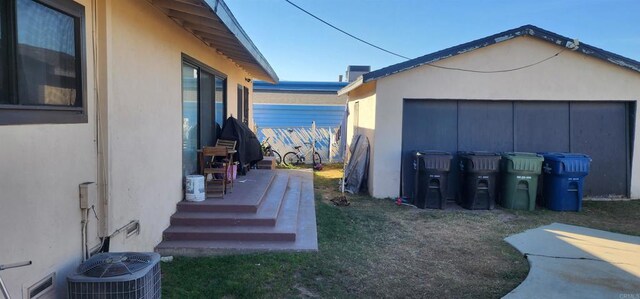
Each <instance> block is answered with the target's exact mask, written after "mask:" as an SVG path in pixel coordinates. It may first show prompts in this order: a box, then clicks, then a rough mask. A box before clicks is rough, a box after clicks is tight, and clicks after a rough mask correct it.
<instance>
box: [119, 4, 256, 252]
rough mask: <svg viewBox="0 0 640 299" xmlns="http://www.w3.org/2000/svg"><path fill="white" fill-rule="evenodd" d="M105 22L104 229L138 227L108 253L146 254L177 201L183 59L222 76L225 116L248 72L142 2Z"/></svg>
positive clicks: (179, 196) (233, 107)
mask: <svg viewBox="0 0 640 299" xmlns="http://www.w3.org/2000/svg"><path fill="white" fill-rule="evenodd" d="M111 19H112V27H111V30H112V38H111V42H112V52H111V55H110V60H111V62H112V64H111V67H110V71H111V72H112V74H113V76H111V83H110V84H109V90H110V93H109V94H110V95H109V97H108V102H109V120H108V121H109V128H108V134H109V136H112V137H113V138H110V140H109V143H110V144H109V147H110V149H109V168H110V174H111V175H110V178H109V184H108V185H109V193H110V199H111V202H112V204H111V205H110V209H111V210H110V212H111V215H113V218H111V219H110V220H111V221H110V222H111V223H110V224H109V227H110V229H109V231H114V230H116V229H117V228H119V227H121V226H123V225H125V224H127V223H128V222H129V221H131V220H140V227H141V229H140V234H139V235H138V236H134V237H130V238H126V237H125V236H124V235H118V236H117V237H116V238H115V239H114V240H112V241H111V246H112V247H111V248H110V249H113V250H115V251H117V250H121V249H125V248H126V249H127V250H140V251H152V250H153V247H154V246H155V245H157V244H158V243H159V242H160V241H161V238H162V230H164V229H165V228H166V227H168V226H169V217H170V216H171V214H172V213H174V212H175V208H176V203H177V202H178V201H180V200H182V87H181V72H182V58H181V55H182V54H183V53H184V54H187V55H189V56H190V57H193V58H195V59H197V60H199V61H200V62H202V63H204V64H206V65H208V66H210V67H211V68H213V69H216V70H218V71H220V72H222V73H224V74H226V75H227V115H230V114H234V115H235V114H236V112H237V108H236V107H237V85H238V84H242V85H245V86H246V85H249V84H248V83H247V82H246V81H245V80H244V79H245V78H247V77H250V75H249V74H247V73H246V72H245V71H243V70H242V69H240V68H238V67H236V66H235V65H234V63H233V62H232V61H231V60H229V59H226V58H225V57H223V56H222V55H220V54H217V53H216V52H215V51H214V50H213V49H211V48H209V47H207V46H206V45H204V44H203V43H202V42H201V41H199V40H198V39H197V38H195V37H194V36H193V35H191V34H189V33H188V32H187V31H185V30H184V29H183V28H181V27H179V26H178V25H177V24H176V23H175V22H173V21H172V20H171V19H170V18H168V17H167V16H166V15H164V14H163V13H162V12H161V11H160V10H158V9H156V8H155V7H153V6H151V5H150V4H149V3H148V2H146V1H125V2H123V3H120V4H118V5H113V6H112V16H111ZM114 37H117V38H114ZM141 54H143V55H141ZM117 74H126V75H124V76H118V75H117ZM249 98H250V99H251V98H253V97H252V96H250V97H249ZM250 113H251V112H250Z"/></svg>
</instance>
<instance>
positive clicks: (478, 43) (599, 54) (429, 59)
mask: <svg viewBox="0 0 640 299" xmlns="http://www.w3.org/2000/svg"><path fill="white" fill-rule="evenodd" d="M520 36H532V37H534V38H538V39H541V40H543V41H546V42H549V43H552V44H556V45H558V46H562V47H566V48H569V49H572V50H575V51H577V52H580V53H582V54H585V55H588V56H592V57H595V58H598V59H601V60H605V61H608V62H610V63H613V64H616V65H618V66H621V67H624V68H628V69H630V70H633V71H636V72H640V62H638V61H636V60H633V59H630V58H626V57H623V56H620V55H618V54H615V53H611V52H609V51H605V50H603V49H600V48H597V47H594V46H591V45H588V44H585V43H582V42H579V43H578V46H577V49H576V48H575V47H576V45H575V44H576V40H574V39H573V38H568V37H565V36H562V35H559V34H556V33H553V32H551V31H547V30H544V29H542V28H539V27H536V26H533V25H524V26H521V27H518V28H515V29H511V30H507V31H504V32H500V33H497V34H494V35H491V36H487V37H484V38H481V39H477V40H474V41H470V42H468V43H464V44H461V45H457V46H454V47H451V48H447V49H444V50H440V51H437V52H433V53H431V54H427V55H424V56H420V57H418V58H414V59H411V60H407V61H404V62H401V63H398V64H394V65H390V66H388V67H384V68H381V69H379V70H375V71H372V72H369V73H366V74H364V75H362V78H359V79H358V80H356V81H354V82H352V83H351V84H349V85H348V86H346V87H345V88H343V89H342V90H340V91H339V92H338V94H341V95H342V94H345V93H347V92H349V91H351V90H353V89H355V88H356V87H358V86H360V85H361V84H362V83H367V82H370V81H374V80H377V79H380V78H384V77H387V76H390V75H393V74H397V73H400V72H404V71H407V70H410V69H413V68H416V67H419V66H423V65H428V64H430V63H433V62H436V61H439V60H443V59H447V58H449V57H452V56H456V55H459V54H463V53H466V52H470V51H473V50H477V49H480V48H484V47H487V46H490V45H493V44H497V43H501V42H504V41H507V40H511V39H513V38H516V37H520Z"/></svg>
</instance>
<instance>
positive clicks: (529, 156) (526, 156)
mask: <svg viewBox="0 0 640 299" xmlns="http://www.w3.org/2000/svg"><path fill="white" fill-rule="evenodd" d="M502 157H503V158H505V159H507V160H538V161H542V160H544V158H543V157H542V155H539V154H536V153H523V152H506V153H502Z"/></svg>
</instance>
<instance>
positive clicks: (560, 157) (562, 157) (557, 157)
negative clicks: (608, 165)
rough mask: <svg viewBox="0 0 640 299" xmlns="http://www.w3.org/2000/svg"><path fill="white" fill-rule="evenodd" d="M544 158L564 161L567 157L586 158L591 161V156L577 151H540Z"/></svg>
mask: <svg viewBox="0 0 640 299" xmlns="http://www.w3.org/2000/svg"><path fill="white" fill-rule="evenodd" d="M541 154H542V155H543V156H544V158H545V159H547V160H553V161H565V160H569V159H580V160H583V159H587V160H589V161H591V157H589V156H588V155H585V154H579V153H541Z"/></svg>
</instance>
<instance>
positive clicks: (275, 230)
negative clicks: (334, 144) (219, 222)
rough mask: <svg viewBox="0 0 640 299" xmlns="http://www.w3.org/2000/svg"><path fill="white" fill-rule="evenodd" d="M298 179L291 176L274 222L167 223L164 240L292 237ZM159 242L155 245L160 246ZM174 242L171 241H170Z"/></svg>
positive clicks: (279, 238)
mask: <svg viewBox="0 0 640 299" xmlns="http://www.w3.org/2000/svg"><path fill="white" fill-rule="evenodd" d="M301 188H302V182H301V179H300V178H299V177H291V178H290V179H289V184H287V190H286V193H285V195H284V201H283V203H282V206H281V208H280V213H279V214H278V218H277V221H276V225H275V226H184V225H179V226H173V225H172V226H170V227H169V228H167V229H166V230H165V231H164V234H163V236H164V240H165V241H218V240H222V241H295V240H296V232H297V222H298V208H299V204H300V192H301ZM163 243H165V242H164V241H163V242H162V243H160V245H158V247H159V248H162V245H163ZM174 245H175V244H174Z"/></svg>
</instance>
